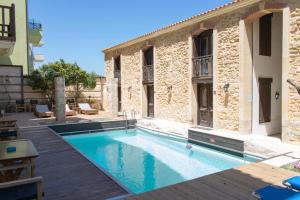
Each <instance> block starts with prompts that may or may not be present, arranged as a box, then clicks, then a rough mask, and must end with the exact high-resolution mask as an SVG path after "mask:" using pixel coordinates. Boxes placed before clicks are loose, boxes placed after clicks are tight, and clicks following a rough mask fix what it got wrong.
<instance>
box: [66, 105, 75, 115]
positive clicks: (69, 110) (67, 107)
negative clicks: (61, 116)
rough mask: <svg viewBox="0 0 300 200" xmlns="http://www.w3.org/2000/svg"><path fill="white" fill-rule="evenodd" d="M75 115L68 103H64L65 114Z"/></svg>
mask: <svg viewBox="0 0 300 200" xmlns="http://www.w3.org/2000/svg"><path fill="white" fill-rule="evenodd" d="M75 115H76V111H75V110H71V109H70V107H69V105H68V104H66V116H75Z"/></svg>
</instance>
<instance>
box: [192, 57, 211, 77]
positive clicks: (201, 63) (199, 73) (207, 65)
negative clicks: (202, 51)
mask: <svg viewBox="0 0 300 200" xmlns="http://www.w3.org/2000/svg"><path fill="white" fill-rule="evenodd" d="M212 76H213V56H212V55H207V56H201V57H195V58H193V77H212Z"/></svg>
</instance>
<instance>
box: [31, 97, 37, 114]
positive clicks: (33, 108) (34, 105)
mask: <svg viewBox="0 0 300 200" xmlns="http://www.w3.org/2000/svg"><path fill="white" fill-rule="evenodd" d="M29 103H30V112H32V111H35V107H36V105H37V104H39V101H38V100H35V99H31V100H30V101H29Z"/></svg>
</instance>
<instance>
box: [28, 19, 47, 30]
mask: <svg viewBox="0 0 300 200" xmlns="http://www.w3.org/2000/svg"><path fill="white" fill-rule="evenodd" d="M28 26H29V28H30V29H34V30H40V31H41V30H43V26H42V24H41V23H40V22H37V21H36V20H33V19H31V20H29V22H28Z"/></svg>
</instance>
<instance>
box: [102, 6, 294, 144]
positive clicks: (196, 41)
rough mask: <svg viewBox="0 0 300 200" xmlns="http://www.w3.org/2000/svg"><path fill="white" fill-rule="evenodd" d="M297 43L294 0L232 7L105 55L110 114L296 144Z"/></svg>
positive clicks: (155, 32)
mask: <svg viewBox="0 0 300 200" xmlns="http://www.w3.org/2000/svg"><path fill="white" fill-rule="evenodd" d="M199 5H201V4H199ZM299 41H300V1H295V0H266V1H264V0H236V1H233V2H231V3H228V4H226V5H224V6H221V7H218V8H216V9H213V10H210V11H207V12H204V13H202V14H199V15H196V16H193V17H191V18H189V19H187V20H183V21H181V22H178V23H175V24H172V25H170V26H167V27H164V28H162V29H159V30H156V31H153V32H151V33H148V34H145V35H143V36H141V37H138V38H136V39H133V40H130V41H127V42H124V43H122V44H119V45H116V46H114V47H111V48H108V49H105V50H104V53H105V63H106V77H107V86H108V93H109V96H108V102H109V103H110V105H109V106H108V108H109V110H110V111H111V112H114V113H116V112H117V108H118V105H119V111H121V110H122V111H127V112H131V111H132V110H135V111H137V112H139V113H140V115H141V116H142V117H154V118H155V119H166V120H171V121H177V122H182V123H190V124H193V125H199V126H200V128H201V126H202V127H212V128H213V129H221V130H229V131H236V132H239V133H246V134H249V133H253V134H258V135H273V134H279V133H280V134H282V137H283V140H285V141H293V140H297V141H299V140H300V95H299V94H298V92H297V90H296V88H295V87H294V86H292V84H294V85H296V86H300V53H299V52H300V42H299ZM117 79H118V80H119V83H118V80H117ZM289 82H291V83H292V84H290V83H289ZM118 88H119V89H118Z"/></svg>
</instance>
